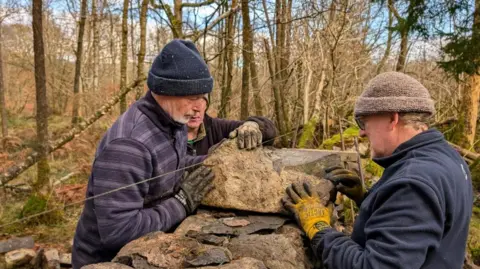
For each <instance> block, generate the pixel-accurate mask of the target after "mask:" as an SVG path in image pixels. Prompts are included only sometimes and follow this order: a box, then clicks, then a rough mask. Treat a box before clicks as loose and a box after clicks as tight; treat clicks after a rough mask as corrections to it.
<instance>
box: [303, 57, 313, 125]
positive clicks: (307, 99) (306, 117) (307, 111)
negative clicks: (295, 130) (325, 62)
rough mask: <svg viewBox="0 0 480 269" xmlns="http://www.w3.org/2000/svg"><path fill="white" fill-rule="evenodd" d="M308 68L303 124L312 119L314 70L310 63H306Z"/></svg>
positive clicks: (304, 92)
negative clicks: (311, 97) (311, 93)
mask: <svg viewBox="0 0 480 269" xmlns="http://www.w3.org/2000/svg"><path fill="white" fill-rule="evenodd" d="M306 65H307V66H306V68H307V69H308V76H307V81H306V83H305V88H304V90H303V124H307V123H308V120H309V119H310V116H309V115H310V85H311V83H312V76H313V70H312V67H311V66H310V63H307V64H306Z"/></svg>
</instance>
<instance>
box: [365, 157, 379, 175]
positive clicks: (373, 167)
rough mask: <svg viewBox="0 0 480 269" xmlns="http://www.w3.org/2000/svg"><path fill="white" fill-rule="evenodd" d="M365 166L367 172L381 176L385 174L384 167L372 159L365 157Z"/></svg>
mask: <svg viewBox="0 0 480 269" xmlns="http://www.w3.org/2000/svg"><path fill="white" fill-rule="evenodd" d="M363 167H364V169H365V171H366V172H368V173H370V174H372V175H373V176H377V177H381V176H382V174H383V170H384V169H383V167H381V166H380V165H378V164H376V163H375V162H374V161H372V159H364V160H363Z"/></svg>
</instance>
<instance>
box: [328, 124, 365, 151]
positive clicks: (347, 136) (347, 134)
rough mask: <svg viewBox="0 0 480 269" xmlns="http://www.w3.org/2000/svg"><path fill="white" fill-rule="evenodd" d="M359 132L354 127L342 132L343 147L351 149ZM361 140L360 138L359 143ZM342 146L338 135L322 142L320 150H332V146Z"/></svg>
mask: <svg viewBox="0 0 480 269" xmlns="http://www.w3.org/2000/svg"><path fill="white" fill-rule="evenodd" d="M359 132H360V130H359V129H358V127H356V126H352V127H349V128H347V129H345V131H343V141H344V143H345V147H352V146H353V145H354V141H353V139H354V137H359ZM362 140H363V139H362V138H360V141H362ZM341 145H342V137H341V135H340V134H335V135H333V136H332V137H330V138H329V139H326V140H324V141H323V143H322V145H321V146H320V149H333V147H334V146H337V147H340V146H341Z"/></svg>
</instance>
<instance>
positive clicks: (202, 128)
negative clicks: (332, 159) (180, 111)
mask: <svg viewBox="0 0 480 269" xmlns="http://www.w3.org/2000/svg"><path fill="white" fill-rule="evenodd" d="M206 136H207V130H206V129H205V123H203V122H202V123H201V124H200V127H199V128H198V133H197V137H195V138H194V139H192V141H193V143H195V142H198V141H200V140H202V139H204V138H205V137H206Z"/></svg>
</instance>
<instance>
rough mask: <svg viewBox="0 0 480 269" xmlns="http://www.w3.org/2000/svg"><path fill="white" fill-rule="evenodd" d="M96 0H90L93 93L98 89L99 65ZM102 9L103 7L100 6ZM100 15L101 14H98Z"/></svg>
mask: <svg viewBox="0 0 480 269" xmlns="http://www.w3.org/2000/svg"><path fill="white" fill-rule="evenodd" d="M98 1H99V0H92V30H93V41H92V50H93V61H92V62H93V70H92V71H93V79H92V80H93V83H92V87H93V88H92V90H93V92H94V93H95V92H96V91H97V90H98V69H99V66H100V62H99V50H100V29H99V26H98V24H99V18H98V17H99V16H98V15H99V14H98V13H99V12H98V4H97V3H98ZM102 10H103V7H102ZM100 15H102V14H100Z"/></svg>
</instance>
